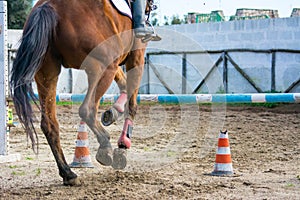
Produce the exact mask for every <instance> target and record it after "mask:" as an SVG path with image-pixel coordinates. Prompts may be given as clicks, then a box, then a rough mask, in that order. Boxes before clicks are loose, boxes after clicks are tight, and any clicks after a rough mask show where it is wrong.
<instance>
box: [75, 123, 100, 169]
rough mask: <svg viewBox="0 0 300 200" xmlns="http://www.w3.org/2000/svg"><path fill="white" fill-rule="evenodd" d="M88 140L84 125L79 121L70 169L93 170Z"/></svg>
mask: <svg viewBox="0 0 300 200" xmlns="http://www.w3.org/2000/svg"><path fill="white" fill-rule="evenodd" d="M88 146H89V140H88V132H87V127H86V123H85V122H83V121H81V122H80V124H79V126H78V134H77V140H76V147H75V155H74V159H73V162H72V163H71V164H70V167H73V168H93V167H94V166H93V164H92V161H91V156H90V151H89V147H88Z"/></svg>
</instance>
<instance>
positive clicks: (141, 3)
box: [132, 0, 154, 38]
mask: <svg viewBox="0 0 300 200" xmlns="http://www.w3.org/2000/svg"><path fill="white" fill-rule="evenodd" d="M145 7H146V5H145V0H135V1H133V2H132V10H133V28H134V32H135V36H136V37H137V38H144V37H145V36H147V35H151V34H154V32H153V30H152V29H151V28H148V27H147V26H146V25H145Z"/></svg>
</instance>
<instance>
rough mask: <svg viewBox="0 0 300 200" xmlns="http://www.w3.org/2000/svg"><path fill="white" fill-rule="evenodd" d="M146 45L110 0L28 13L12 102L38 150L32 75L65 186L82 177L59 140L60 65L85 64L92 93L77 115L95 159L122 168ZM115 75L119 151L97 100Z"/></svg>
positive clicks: (50, 4) (50, 3)
mask: <svg viewBox="0 0 300 200" xmlns="http://www.w3.org/2000/svg"><path fill="white" fill-rule="evenodd" d="M145 48H146V44H145V43H142V42H141V40H139V39H136V38H135V37H134V33H133V30H132V21H131V19H130V18H129V17H126V16H123V15H121V14H119V13H118V12H117V11H116V9H115V8H114V7H113V6H112V5H111V3H110V1H109V0H85V1H81V0H68V1H61V0H40V1H39V2H38V3H37V4H36V5H35V7H34V8H33V10H32V12H31V13H30V15H29V17H28V19H27V22H26V24H25V26H24V32H23V36H22V41H21V44H20V47H19V49H18V52H17V56H16V59H15V61H14V64H13V69H12V74H11V82H10V84H11V89H12V93H13V101H14V105H15V108H16V112H17V115H18V117H19V120H20V122H21V123H22V124H24V127H25V130H26V133H27V134H28V135H29V137H30V138H31V140H32V144H33V148H34V149H35V144H36V143H37V142H36V140H37V136H36V131H35V129H34V126H33V116H34V113H33V109H32V107H31V103H30V102H31V100H32V99H33V100H34V102H37V99H36V97H35V95H34V92H33V89H32V82H33V81H34V79H35V81H36V83H37V89H38V94H39V99H38V100H39V102H40V106H38V107H40V110H41V129H42V131H43V133H44V134H45V136H46V138H47V141H48V144H49V145H50V147H51V150H52V153H53V155H54V157H55V160H56V163H57V166H58V169H59V174H60V176H61V177H62V178H63V183H64V184H65V185H76V184H78V183H79V182H80V181H79V180H78V178H77V175H76V174H75V173H74V172H72V171H71V169H70V167H69V166H68V164H67V162H66V160H65V157H64V154H63V151H62V148H61V145H60V138H59V124H58V121H57V116H56V98H55V97H56V86H57V81H58V75H59V74H60V71H61V66H62V65H63V66H64V67H66V68H75V69H83V70H85V72H86V74H87V76H88V91H87V94H86V97H85V99H84V101H83V103H82V105H81V106H80V108H79V116H80V117H81V118H82V120H83V121H85V122H86V123H87V125H88V126H89V127H90V129H91V130H92V131H93V132H94V133H95V135H96V137H97V140H98V142H99V144H100V146H99V149H98V152H97V155H96V159H97V161H98V162H100V163H101V164H103V165H106V166H113V167H114V168H124V167H125V165H126V157H125V155H124V154H123V153H124V152H123V151H122V150H120V149H121V148H124V149H126V148H129V147H130V136H131V131H132V126H133V123H132V122H133V120H134V116H135V114H136V111H137V102H136V96H137V93H138V87H139V84H140V80H141V77H142V73H143V66H144V52H145ZM121 63H125V64H126V71H127V75H126V76H127V79H126V76H125V75H124V73H123V71H122V70H121V68H120V67H119V65H120V64H121ZM113 80H115V81H117V83H118V85H119V87H120V90H121V92H122V93H121V95H120V98H119V99H118V101H117V102H116V104H115V106H114V107H115V108H117V110H118V111H119V112H123V111H124V113H125V122H124V128H123V131H122V134H121V136H120V139H119V141H118V145H119V147H120V149H117V150H116V151H114V152H113V151H112V146H111V144H110V137H109V133H108V132H107V131H106V130H105V129H104V128H103V127H102V125H101V123H100V122H99V121H97V117H96V115H97V110H98V105H99V100H100V98H101V97H102V96H103V94H104V93H105V91H106V90H107V89H108V87H109V86H110V84H111V82H112V81H113ZM126 102H128V103H127V104H126V105H127V106H125V108H124V105H125V103H126ZM36 104H37V103H36Z"/></svg>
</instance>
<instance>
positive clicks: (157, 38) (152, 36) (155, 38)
mask: <svg viewBox="0 0 300 200" xmlns="http://www.w3.org/2000/svg"><path fill="white" fill-rule="evenodd" d="M146 24H147V25H148V26H149V27H151V29H152V32H153V33H152V34H149V35H146V36H145V37H143V38H142V42H143V43H146V42H149V41H155V42H156V41H160V40H161V39H162V38H161V37H160V36H159V35H158V34H157V33H156V32H155V29H154V27H153V25H152V24H151V23H150V22H149V21H148V20H147V21H146Z"/></svg>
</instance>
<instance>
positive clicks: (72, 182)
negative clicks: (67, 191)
mask: <svg viewBox="0 0 300 200" xmlns="http://www.w3.org/2000/svg"><path fill="white" fill-rule="evenodd" d="M64 185H65V186H79V185H81V181H80V179H79V178H78V177H76V178H72V179H70V180H64Z"/></svg>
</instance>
